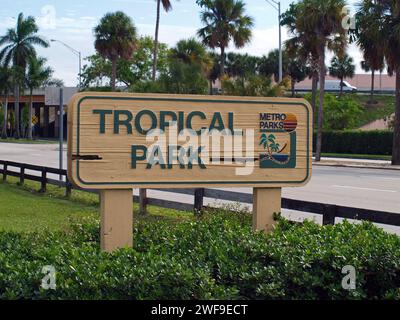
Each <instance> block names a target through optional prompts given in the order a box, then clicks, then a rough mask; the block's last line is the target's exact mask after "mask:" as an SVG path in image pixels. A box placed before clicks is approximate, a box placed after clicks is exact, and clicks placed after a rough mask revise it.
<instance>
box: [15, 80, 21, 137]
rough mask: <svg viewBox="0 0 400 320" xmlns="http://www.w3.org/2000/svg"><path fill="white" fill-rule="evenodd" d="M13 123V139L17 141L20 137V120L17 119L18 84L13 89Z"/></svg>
mask: <svg viewBox="0 0 400 320" xmlns="http://www.w3.org/2000/svg"><path fill="white" fill-rule="evenodd" d="M14 101H15V102H14V121H15V128H14V138H15V139H19V138H20V137H21V135H20V132H21V131H20V129H21V127H20V121H19V120H20V119H19V84H17V85H16V86H15V88H14Z"/></svg>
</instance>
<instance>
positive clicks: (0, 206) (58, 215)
mask: <svg viewBox="0 0 400 320" xmlns="http://www.w3.org/2000/svg"><path fill="white" fill-rule="evenodd" d="M39 188H40V186H39V184H38V183H36V182H31V181H27V182H26V183H25V185H24V186H18V185H17V179H15V178H10V177H8V178H7V182H5V183H4V182H0V230H4V231H15V232H27V231H41V230H45V229H48V230H51V231H55V230H62V229H66V228H68V225H69V224H70V222H71V219H72V220H75V219H80V218H84V217H99V197H98V195H97V194H92V193H87V192H84V191H76V190H73V191H72V195H71V199H66V198H65V197H64V189H63V188H58V187H55V186H49V188H48V191H47V192H46V193H44V194H40V193H38V192H37V191H36V190H39ZM137 208H138V206H137V204H135V205H134V212H136V211H137ZM192 217H193V214H192V213H191V212H181V211H177V210H170V209H163V208H158V207H152V206H150V207H149V214H147V215H145V216H141V215H139V214H137V215H136V216H135V220H149V221H154V220H164V221H169V222H172V223H174V222H179V221H184V220H188V219H191V218H192Z"/></svg>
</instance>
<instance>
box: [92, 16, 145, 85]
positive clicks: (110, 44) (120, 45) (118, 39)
mask: <svg viewBox="0 0 400 320" xmlns="http://www.w3.org/2000/svg"><path fill="white" fill-rule="evenodd" d="M94 36H95V39H96V40H95V43H94V46H95V48H96V50H97V52H98V53H99V54H100V55H101V56H102V57H103V58H104V59H109V60H110V61H111V65H112V72H111V89H112V91H115V86H116V78H117V62H118V60H125V61H127V60H129V59H131V58H132V55H133V53H134V51H135V49H136V41H137V40H136V27H135V26H134V24H133V22H132V20H131V18H130V17H128V16H127V15H126V14H125V13H123V12H121V11H117V12H115V13H107V14H106V15H105V16H104V17H103V18H101V20H100V23H99V25H98V26H97V27H96V28H95V29H94Z"/></svg>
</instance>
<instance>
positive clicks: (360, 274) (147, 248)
mask: <svg viewBox="0 0 400 320" xmlns="http://www.w3.org/2000/svg"><path fill="white" fill-rule="evenodd" d="M134 243H135V247H134V248H133V249H123V250H119V251H118V252H115V253H113V254H107V253H102V252H101V251H100V250H99V226H98V222H97V221H88V222H85V223H82V224H76V225H75V226H74V227H73V230H72V231H71V232H69V233H68V234H64V233H46V234H18V233H8V232H2V233H0V299H385V298H387V299H395V298H396V299H399V298H400V289H399V288H400V265H399V264H400V238H399V237H398V236H396V235H389V234H387V233H385V232H384V231H382V230H381V229H378V228H376V227H374V226H373V225H372V224H369V223H363V224H360V225H354V224H350V223H347V222H346V223H343V224H339V225H335V226H326V227H320V226H318V225H316V224H314V223H311V222H306V223H305V224H304V225H295V224H293V223H289V222H287V221H284V220H282V221H281V222H280V223H279V224H278V227H277V229H276V230H275V231H274V233H273V234H272V235H269V236H266V235H264V234H263V233H254V232H252V231H251V222H250V219H249V217H248V215H244V214H237V215H232V214H227V213H224V212H215V213H214V214H212V215H207V216H205V217H202V218H199V219H197V220H195V221H192V222H184V223H177V224H171V223H168V224H167V223H160V222H146V223H140V224H138V225H137V226H136V227H135V238H134ZM44 265H53V266H54V267H55V269H56V271H57V274H56V285H57V288H56V290H47V291H46V290H43V289H41V288H40V287H39V286H40V283H41V279H42V277H43V274H41V272H40V271H41V269H42V267H43V266H44ZM345 265H352V266H354V267H355V268H356V270H357V279H356V290H353V291H348V290H344V289H342V287H341V282H342V278H343V276H344V275H343V274H342V273H341V270H342V268H343V267H344V266H345Z"/></svg>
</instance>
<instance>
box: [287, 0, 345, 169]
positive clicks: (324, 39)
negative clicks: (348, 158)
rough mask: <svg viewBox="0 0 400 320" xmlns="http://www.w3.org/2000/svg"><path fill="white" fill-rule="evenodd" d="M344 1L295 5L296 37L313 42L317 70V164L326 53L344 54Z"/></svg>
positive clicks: (307, 0)
mask: <svg viewBox="0 0 400 320" xmlns="http://www.w3.org/2000/svg"><path fill="white" fill-rule="evenodd" d="M345 5H346V1H345V0H325V1H320V0H302V1H301V2H299V3H298V8H297V12H296V13H297V15H298V16H297V19H296V26H295V27H296V29H297V30H298V32H299V33H300V34H304V33H309V34H310V36H311V37H312V38H313V39H315V47H316V50H317V54H318V59H319V60H318V69H319V84H320V94H319V108H318V121H317V143H316V150H315V153H316V155H315V160H316V161H320V160H321V144H322V126H323V119H324V118H323V104H324V95H325V75H326V66H325V56H326V49H327V48H328V49H330V50H333V51H335V52H336V54H337V55H339V56H340V55H342V54H344V50H345V47H346V45H347V31H346V30H345V29H344V28H343V26H342V21H343V19H344V17H345V13H344V12H343V8H344V7H345Z"/></svg>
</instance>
